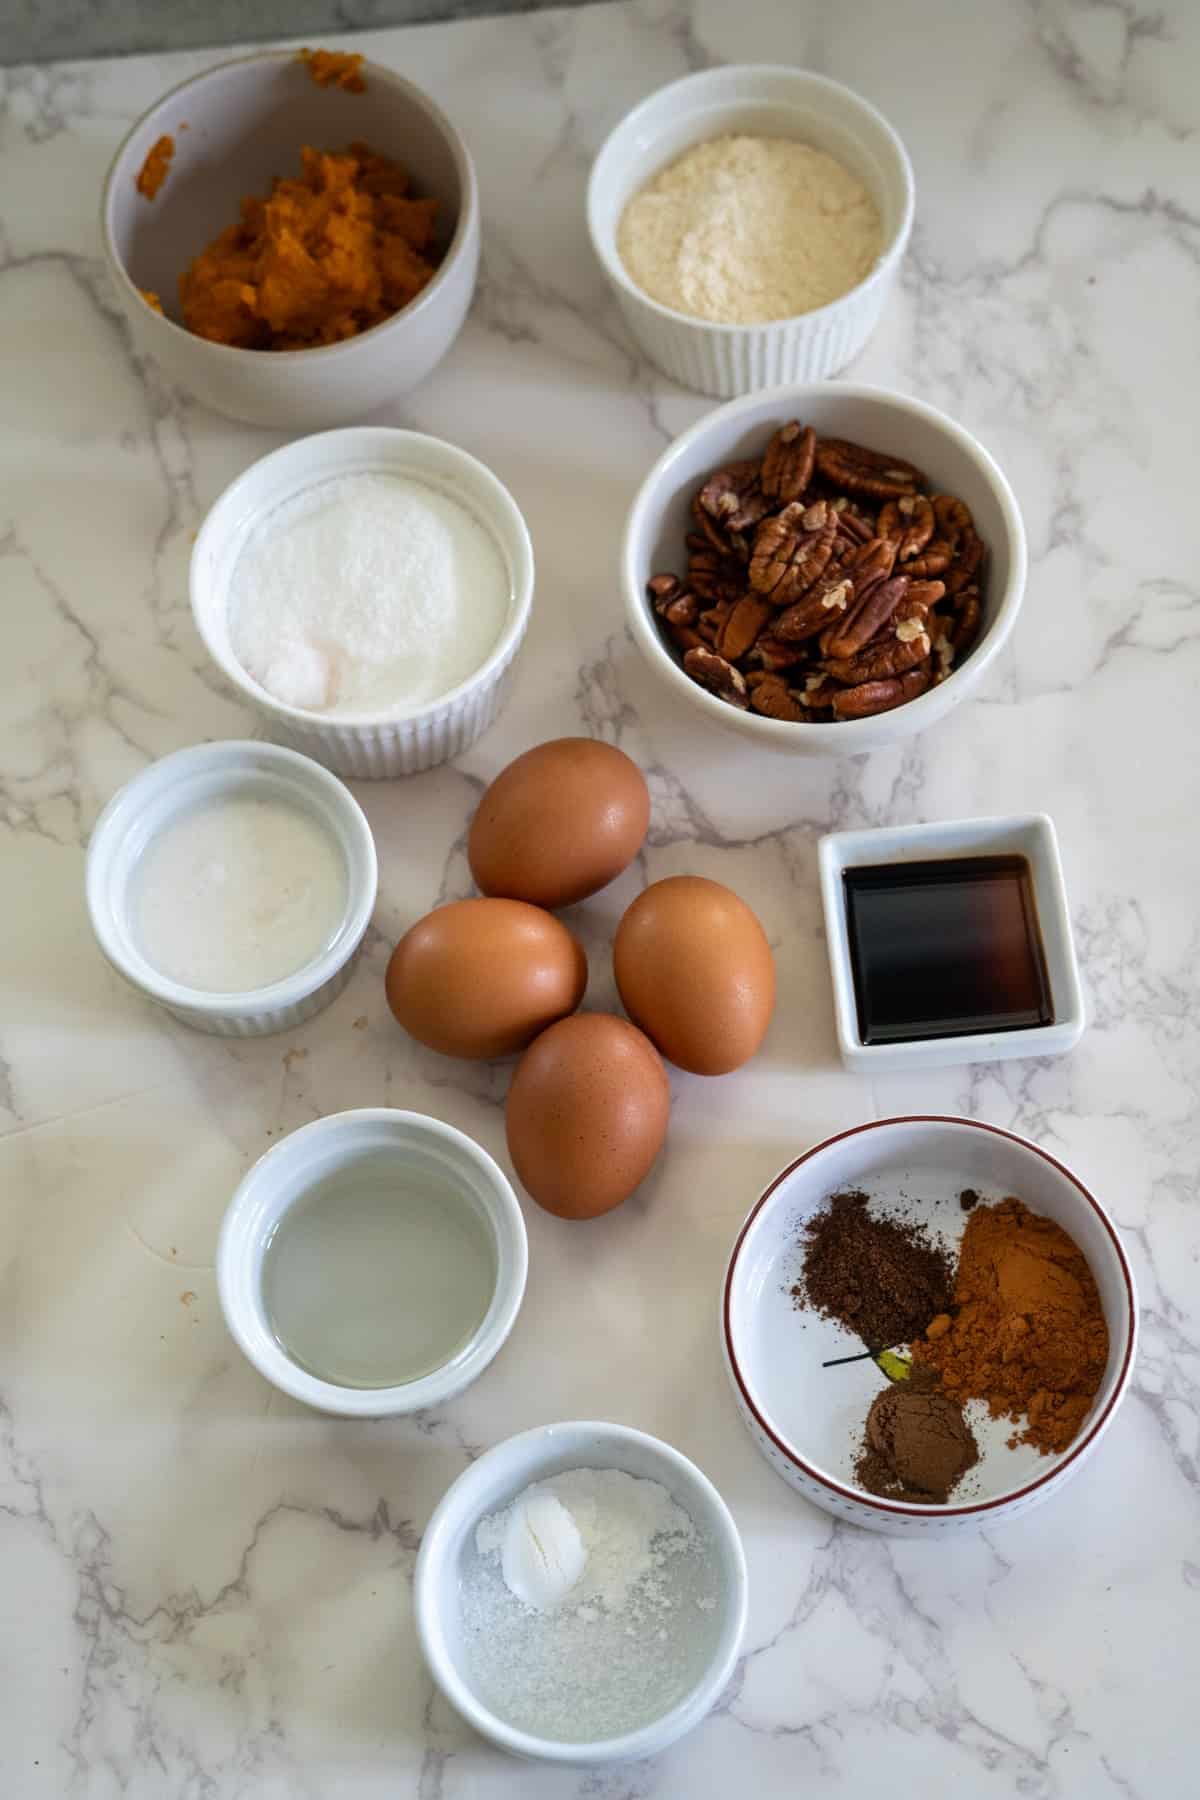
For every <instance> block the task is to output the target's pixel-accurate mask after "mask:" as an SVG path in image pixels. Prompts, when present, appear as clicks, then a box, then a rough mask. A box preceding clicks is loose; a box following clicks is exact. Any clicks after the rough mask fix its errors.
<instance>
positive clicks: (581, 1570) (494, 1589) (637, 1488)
mask: <svg viewBox="0 0 1200 1800" xmlns="http://www.w3.org/2000/svg"><path fill="white" fill-rule="evenodd" d="M552 1502H553V1503H557V1504H556V1505H554V1504H549V1503H552ZM580 1550H582V1552H583V1559H582V1567H580V1558H579V1551H580ZM531 1575H532V1576H534V1579H532V1580H531V1579H530V1577H531ZM720 1582H721V1576H720V1569H719V1566H718V1563H717V1557H716V1552H715V1549H714V1546H713V1544H712V1542H711V1541H710V1539H709V1537H708V1536H707V1534H706V1533H705V1532H703V1531H701V1530H700V1529H699V1528H698V1527H697V1526H696V1524H695V1523H694V1522H693V1520H692V1519H691V1518H690V1516H689V1515H688V1514H687V1513H686V1512H685V1511H684V1509H683V1508H682V1507H681V1506H679V1505H678V1504H677V1503H676V1501H674V1500H673V1499H672V1498H671V1495H670V1494H669V1493H668V1492H667V1490H666V1488H664V1487H663V1486H662V1485H661V1484H660V1483H659V1482H656V1481H647V1480H644V1479H641V1478H639V1477H636V1476H633V1475H628V1474H626V1473H625V1472H624V1471H623V1470H620V1469H587V1468H580V1469H570V1470H567V1471H566V1472H565V1473H564V1474H561V1475H555V1476H553V1477H551V1478H550V1479H549V1480H547V1481H539V1482H535V1483H534V1484H533V1485H532V1486H531V1487H529V1488H526V1489H525V1491H524V1493H522V1494H520V1495H518V1496H517V1498H516V1499H515V1500H514V1501H513V1502H512V1504H511V1505H510V1506H508V1507H505V1508H504V1509H503V1510H502V1511H500V1512H498V1513H493V1514H491V1515H489V1516H488V1517H487V1518H485V1519H483V1520H481V1522H480V1524H479V1525H478V1527H477V1528H476V1531H475V1534H474V1538H473V1540H472V1541H471V1542H469V1544H468V1546H467V1548H466V1550H465V1551H464V1560H463V1567H462V1574H461V1580H460V1585H459V1594H460V1608H461V1611H460V1629H461V1634H462V1653H463V1673H464V1674H465V1676H466V1677H467V1679H468V1680H469V1681H470V1683H471V1686H472V1689H473V1690H474V1692H475V1694H476V1696H477V1698H478V1699H479V1700H480V1701H481V1702H482V1703H483V1704H484V1705H485V1706H486V1707H487V1708H488V1709H489V1711H491V1712H492V1713H493V1714H495V1716H496V1717H497V1718H499V1719H502V1720H503V1721H504V1722H505V1723H506V1724H507V1725H510V1726H513V1727H515V1728H516V1729H517V1730H520V1731H525V1732H529V1733H530V1734H532V1735H533V1736H535V1737H539V1738H548V1739H555V1740H557V1741H559V1742H561V1743H595V1742H598V1741H600V1740H602V1739H605V1738H612V1737H620V1736H624V1735H625V1734H626V1733H627V1732H630V1731H636V1730H638V1729H639V1727H641V1726H643V1725H647V1724H650V1723H651V1722H652V1721H653V1720H655V1719H659V1718H662V1716H663V1715H664V1714H665V1713H667V1712H669V1711H670V1710H671V1708H672V1707H674V1706H677V1705H678V1704H679V1703H680V1702H681V1701H682V1700H684V1699H685V1698H686V1697H687V1695H688V1694H690V1693H691V1692H692V1690H693V1689H694V1688H695V1687H696V1685H697V1684H698V1683H699V1682H700V1681H701V1679H702V1678H703V1676H704V1674H705V1672H706V1671H707V1670H708V1668H709V1667H710V1666H711V1663H712V1659H713V1656H714V1654H715V1652H716V1646H717V1642H718V1639H719V1636H720V1632H721V1621H722V1612H721V1607H720V1596H721V1587H720ZM514 1583H515V1587H514V1585H512V1584H514Z"/></svg>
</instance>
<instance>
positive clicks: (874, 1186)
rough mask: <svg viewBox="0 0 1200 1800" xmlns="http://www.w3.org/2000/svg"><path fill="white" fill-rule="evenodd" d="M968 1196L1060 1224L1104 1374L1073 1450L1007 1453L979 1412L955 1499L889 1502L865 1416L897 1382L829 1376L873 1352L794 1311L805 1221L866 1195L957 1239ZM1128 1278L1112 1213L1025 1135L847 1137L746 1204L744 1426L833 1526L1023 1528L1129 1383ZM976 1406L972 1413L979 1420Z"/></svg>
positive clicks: (899, 1127) (965, 1123)
mask: <svg viewBox="0 0 1200 1800" xmlns="http://www.w3.org/2000/svg"><path fill="white" fill-rule="evenodd" d="M964 1187H972V1188H975V1189H976V1190H978V1191H979V1193H980V1194H981V1196H982V1198H984V1199H985V1200H998V1199H1003V1198H1004V1197H1005V1196H1006V1195H1009V1194H1015V1195H1016V1196H1017V1198H1018V1199H1020V1200H1023V1201H1024V1202H1025V1204H1026V1205H1027V1206H1028V1207H1029V1208H1030V1210H1031V1211H1033V1212H1035V1213H1041V1214H1044V1215H1045V1216H1046V1217H1048V1218H1051V1219H1054V1220H1055V1221H1056V1222H1057V1223H1058V1224H1059V1225H1061V1226H1062V1228H1063V1230H1064V1231H1066V1232H1068V1233H1069V1235H1070V1236H1071V1237H1072V1238H1074V1240H1075V1242H1076V1243H1077V1244H1078V1246H1079V1248H1080V1249H1081V1250H1082V1251H1083V1254H1084V1255H1085V1257H1086V1258H1087V1260H1088V1263H1089V1265H1090V1267H1091V1270H1092V1274H1093V1275H1094V1277H1095V1280H1096V1286H1097V1288H1098V1290H1099V1294H1100V1301H1101V1304H1102V1306H1103V1308H1104V1317H1105V1322H1106V1324H1107V1326H1108V1340H1109V1344H1108V1365H1107V1368H1106V1370H1105V1374H1104V1378H1103V1380H1102V1381H1101V1383H1100V1388H1099V1391H1098V1392H1097V1394H1096V1398H1095V1400H1094V1401H1093V1403H1092V1408H1091V1411H1090V1412H1089V1413H1088V1416H1087V1418H1086V1419H1085V1421H1084V1424H1083V1427H1082V1429H1081V1430H1080V1432H1079V1435H1078V1436H1077V1437H1076V1439H1075V1441H1074V1443H1073V1444H1071V1445H1070V1446H1069V1447H1068V1449H1066V1450H1065V1451H1062V1452H1060V1453H1058V1454H1054V1455H1049V1456H1042V1455H1040V1454H1039V1453H1038V1451H1036V1450H1035V1449H1033V1448H1031V1447H1030V1446H1028V1445H1024V1446H1020V1447H1018V1448H1017V1449H1014V1450H1009V1449H1008V1448H1007V1447H1006V1442H1005V1440H1006V1439H1007V1437H1008V1436H1009V1434H1010V1433H1011V1431H1012V1427H1011V1425H1008V1424H1007V1423H1006V1422H1005V1421H1003V1420H988V1421H986V1422H984V1423H980V1421H979V1420H978V1419H976V1418H974V1417H972V1424H973V1426H974V1428H975V1431H976V1437H977V1439H978V1440H979V1443H980V1449H981V1452H982V1457H981V1461H980V1463H979V1465H978V1466H977V1468H975V1469H974V1470H972V1471H971V1472H970V1473H969V1474H968V1475H967V1476H966V1477H965V1478H964V1481H963V1483H962V1485H961V1487H960V1489H959V1492H958V1494H957V1496H952V1498H951V1502H950V1503H949V1504H948V1505H945V1506H916V1505H911V1504H908V1503H905V1502H901V1501H895V1500H881V1499H878V1498H877V1497H876V1496H874V1495H872V1494H867V1493H865V1492H864V1491H863V1490H862V1489H861V1488H859V1487H858V1486H857V1485H856V1483H855V1481H854V1479H853V1465H854V1461H855V1458H856V1455H857V1449H858V1444H859V1440H860V1438H861V1433H862V1427H863V1423H864V1421H865V1419H866V1415H867V1410H868V1408H869V1407H870V1404H871V1401H872V1400H873V1399H874V1397H875V1395H876V1394H877V1393H878V1392H879V1391H880V1390H881V1389H882V1388H883V1387H884V1386H885V1385H886V1384H885V1382H884V1378H883V1376H882V1375H881V1374H880V1373H879V1371H878V1369H877V1368H876V1367H875V1366H874V1364H873V1363H871V1362H869V1361H868V1362H855V1363H850V1364H846V1365H845V1366H843V1367H839V1368H823V1367H822V1366H821V1365H822V1362H823V1361H825V1360H826V1359H828V1358H831V1357H837V1356H849V1355H853V1354H854V1353H855V1352H856V1351H860V1350H861V1349H862V1348H863V1346H862V1344H861V1343H860V1342H859V1340H858V1338H857V1337H855V1336H854V1335H853V1334H851V1333H849V1332H847V1331H845V1330H844V1329H843V1328H842V1326H840V1325H838V1324H836V1323H835V1322H834V1321H832V1320H828V1319H822V1318H819V1317H818V1316H817V1315H816V1314H815V1313H813V1312H811V1311H810V1310H808V1309H798V1308H797V1306H796V1304H795V1301H794V1300H793V1298H792V1294H791V1288H792V1285H793V1283H794V1282H795V1280H796V1278H797V1275H798V1273H799V1264H800V1254H799V1239H800V1233H801V1230H802V1228H803V1225H804V1222H805V1221H806V1220H807V1219H808V1218H809V1217H810V1215H811V1214H812V1213H814V1212H815V1211H817V1210H818V1209H819V1208H820V1207H821V1205H822V1204H823V1202H824V1201H825V1200H827V1199H828V1197H829V1196H830V1195H831V1194H835V1193H839V1192H841V1191H842V1190H843V1189H846V1188H862V1189H865V1191H866V1192H867V1193H868V1194H870V1195H871V1196H872V1197H876V1196H878V1197H879V1198H880V1199H881V1200H884V1201H888V1200H893V1201H894V1200H896V1199H898V1198H899V1197H901V1196H904V1197H905V1198H906V1200H907V1202H908V1204H909V1205H910V1206H911V1209H912V1210H911V1212H910V1213H908V1216H911V1217H913V1218H915V1219H916V1220H917V1221H918V1222H920V1223H923V1224H925V1225H926V1226H927V1227H928V1228H929V1229H930V1231H931V1233H934V1234H938V1235H942V1236H943V1237H944V1238H945V1239H947V1240H950V1239H953V1240H955V1241H956V1240H957V1238H958V1236H959V1235H961V1231H962V1227H963V1224H964V1223H965V1218H964V1215H963V1213H962V1209H961V1208H960V1206H959V1204H958V1195H959V1193H960V1191H961V1190H962V1189H963V1188H964ZM1137 1329H1138V1328H1137V1296H1136V1293H1135V1290H1134V1284H1133V1273H1132V1271H1131V1269H1130V1267H1129V1262H1128V1259H1127V1257H1126V1255H1125V1252H1124V1250H1123V1249H1122V1247H1121V1241H1120V1238H1119V1237H1118V1235H1117V1231H1116V1229H1115V1227H1114V1225H1113V1223H1112V1220H1111V1219H1110V1218H1109V1216H1108V1214H1107V1213H1106V1212H1105V1211H1104V1208H1103V1207H1102V1206H1101V1205H1100V1203H1099V1201H1098V1200H1096V1198H1095V1197H1094V1195H1092V1194H1090V1193H1089V1192H1088V1190H1087V1188H1086V1187H1084V1185H1083V1183H1082V1182H1081V1181H1080V1180H1079V1178H1078V1176H1077V1175H1073V1174H1072V1173H1071V1171H1070V1169H1068V1168H1067V1167H1066V1166H1065V1165H1064V1164H1063V1163H1061V1162H1059V1161H1058V1160H1057V1158H1055V1157H1053V1156H1050V1155H1049V1154H1048V1153H1047V1152H1046V1151H1045V1150H1042V1149H1039V1147H1038V1146H1037V1145H1036V1144H1032V1143H1030V1142H1029V1140H1028V1139H1027V1138H1021V1137H1017V1136H1016V1135H1015V1133H1013V1132H1011V1131H1002V1130H1000V1128H999V1127H998V1126H995V1125H984V1124H981V1123H980V1122H979V1121H978V1120H975V1119H954V1118H937V1117H920V1116H918V1117H913V1118H897V1119H879V1120H876V1121H874V1122H873V1123H871V1124H868V1125H858V1126H855V1127H854V1128H853V1129H852V1130H850V1131H843V1132H839V1133H838V1135H837V1136H836V1137H832V1138H828V1139H826V1141H825V1142H824V1143H823V1144H818V1145H816V1147H815V1148H814V1149H812V1150H808V1151H806V1152H805V1154H804V1155H803V1156H800V1157H797V1159H796V1161H795V1162H793V1163H790V1164H789V1165H788V1167H787V1168H786V1169H784V1170H783V1172H782V1173H781V1174H779V1175H777V1176H776V1178H775V1180H774V1181H773V1182H772V1183H771V1185H770V1187H768V1189H767V1190H766V1192H765V1193H764V1194H763V1196H762V1198H761V1199H760V1200H759V1201H758V1202H757V1204H756V1205H755V1206H754V1207H753V1209H752V1210H751V1212H750V1214H749V1217H748V1218H747V1220H746V1223H745V1224H744V1225H743V1227H742V1230H741V1232H740V1234H739V1236H738V1239H737V1242H736V1244H735V1245H734V1249H733V1255H732V1256H731V1258H730V1262H729V1269H728V1273H727V1275H726V1278H725V1288H724V1298H723V1307H722V1319H721V1335H722V1340H723V1343H724V1349H725V1358H726V1366H727V1368H728V1371H729V1376H730V1380H731V1382H732V1384H733V1392H734V1398H735V1400H736V1401H737V1405H738V1409H739V1411H740V1412H741V1415H742V1420H743V1423H744V1424H745V1426H746V1428H747V1430H748V1431H749V1433H750V1435H751V1437H752V1438H753V1440H754V1442H755V1444H756V1445H757V1447H758V1449H759V1450H760V1451H761V1452H762V1454H763V1456H765V1457H766V1459H767V1461H768V1462H769V1463H770V1464H771V1466H772V1468H774V1469H775V1470H776V1471H777V1472H778V1473H779V1474H780V1475H782V1477H783V1479H784V1480H785V1481H786V1482H788V1483H789V1484H790V1485H791V1486H792V1487H794V1488H795V1489H796V1490H797V1492H799V1493H801V1494H803V1495H804V1496H805V1498H806V1499H809V1500H811V1501H813V1503H814V1504H815V1505H817V1506H820V1507H823V1508H824V1509H825V1511H826V1512H830V1513H833V1514H835V1515H836V1516H837V1517H838V1518H841V1519H848V1520H849V1521H850V1522H851V1523H853V1524H856V1525H865V1526H867V1527H868V1529H870V1530H873V1531H883V1532H888V1533H891V1534H892V1535H894V1536H899V1537H925V1536H928V1535H931V1534H934V1533H938V1532H947V1531H954V1530H956V1529H962V1528H965V1527H968V1526H971V1525H985V1524H988V1523H990V1522H994V1521H996V1520H1000V1519H1004V1520H1008V1519H1015V1518H1018V1517H1020V1516H1021V1515H1022V1514H1023V1513H1026V1512H1028V1511H1029V1510H1030V1508H1031V1507H1034V1506H1037V1505H1038V1504H1040V1502H1041V1501H1043V1500H1047V1499H1049V1497H1050V1496H1051V1494H1056V1493H1058V1492H1059V1491H1060V1490H1061V1489H1062V1488H1063V1487H1065V1486H1066V1484H1067V1482H1068V1481H1070V1479H1071V1478H1072V1476H1073V1475H1076V1474H1077V1473H1078V1472H1079V1470H1080V1469H1081V1468H1082V1467H1083V1465H1084V1463H1085V1462H1086V1461H1087V1460H1088V1458H1089V1457H1090V1456H1091V1455H1092V1453H1093V1452H1094V1450H1095V1448H1096V1446H1097V1444H1098V1443H1099V1442H1100V1439H1101V1438H1102V1437H1103V1436H1104V1433H1105V1432H1106V1431H1107V1430H1108V1428H1109V1426H1110V1425H1111V1424H1112V1421H1113V1418H1114V1416H1115V1414H1116V1411H1117V1407H1118V1406H1119V1405H1120V1403H1121V1400H1122V1398H1123V1397H1124V1394H1125V1392H1126V1389H1127V1388H1128V1385H1129V1379H1130V1374H1131V1372H1132V1369H1133V1359H1134V1352H1135V1349H1136V1345H1137ZM975 1410H976V1409H975V1408H974V1407H972V1408H971V1409H970V1411H971V1413H972V1414H973V1413H974V1412H975Z"/></svg>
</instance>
